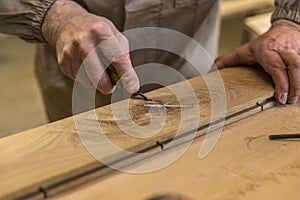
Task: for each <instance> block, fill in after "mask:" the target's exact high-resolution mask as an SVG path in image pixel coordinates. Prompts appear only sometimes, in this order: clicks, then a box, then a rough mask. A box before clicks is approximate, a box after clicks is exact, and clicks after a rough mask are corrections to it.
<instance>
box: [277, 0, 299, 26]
mask: <svg viewBox="0 0 300 200" xmlns="http://www.w3.org/2000/svg"><path fill="white" fill-rule="evenodd" d="M278 19H286V20H289V21H292V22H295V23H297V24H300V1H299V0H275V11H274V13H273V15H272V22H274V21H276V20H278Z"/></svg>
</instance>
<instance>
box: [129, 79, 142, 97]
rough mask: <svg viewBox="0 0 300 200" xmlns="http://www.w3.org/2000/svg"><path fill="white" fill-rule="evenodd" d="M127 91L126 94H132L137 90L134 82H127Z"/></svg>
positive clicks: (137, 86) (137, 87)
mask: <svg viewBox="0 0 300 200" xmlns="http://www.w3.org/2000/svg"><path fill="white" fill-rule="evenodd" d="M127 89H128V92H130V93H132V94H133V93H135V92H137V91H138V90H139V85H138V84H137V83H136V81H134V80H130V81H129V82H127Z"/></svg>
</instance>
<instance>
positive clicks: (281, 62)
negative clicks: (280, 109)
mask: <svg viewBox="0 0 300 200" xmlns="http://www.w3.org/2000/svg"><path fill="white" fill-rule="evenodd" d="M215 63H216V65H217V66H218V68H223V67H229V66H236V65H241V64H247V65H252V64H260V65H261V66H262V67H263V68H264V69H265V71H266V72H267V73H268V74H270V75H271V76H272V79H273V81H274V83H275V98H276V101H277V102H278V103H280V104H286V103H296V102H297V101H298V99H299V96H300V25H298V24H296V23H294V22H291V21H288V20H277V21H275V22H273V24H272V27H271V28H270V30H269V31H267V32H266V33H265V34H263V35H261V36H260V37H258V38H257V39H255V40H253V41H250V42H249V43H247V44H245V45H243V46H241V47H238V48H236V49H234V50H233V51H232V52H230V53H229V54H227V55H224V56H221V57H219V58H217V59H216V61H215Z"/></svg>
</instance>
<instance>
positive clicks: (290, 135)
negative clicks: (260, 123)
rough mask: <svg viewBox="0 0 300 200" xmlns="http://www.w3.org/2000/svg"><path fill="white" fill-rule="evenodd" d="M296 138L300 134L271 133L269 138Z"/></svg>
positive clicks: (299, 136)
mask: <svg viewBox="0 0 300 200" xmlns="http://www.w3.org/2000/svg"><path fill="white" fill-rule="evenodd" d="M295 138H300V134H299V133H293V134H279V135H269V140H280V139H295Z"/></svg>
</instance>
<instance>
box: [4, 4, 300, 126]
mask: <svg viewBox="0 0 300 200" xmlns="http://www.w3.org/2000/svg"><path fill="white" fill-rule="evenodd" d="M54 2H55V0H2V1H1V6H0V32H2V33H8V34H14V35H17V36H19V37H20V38H22V39H24V40H26V41H29V42H40V44H39V45H38V47H37V49H38V50H37V51H38V53H37V57H36V71H37V75H38V78H39V81H40V84H41V88H42V93H43V96H44V102H45V105H46V108H47V112H48V116H49V119H50V120H51V121H54V120H57V119H61V118H64V117H67V116H70V115H71V114H72V109H71V108H72V106H71V105H72V87H73V80H71V79H69V78H68V77H66V76H64V75H63V74H62V73H61V72H60V70H59V67H58V64H57V59H56V52H55V49H54V48H52V47H50V46H49V45H48V44H46V43H45V40H44V38H43V36H42V34H41V27H42V24H43V20H44V17H45V15H46V13H47V11H48V9H49V8H50V7H51V5H52V4H53V3H54ZM76 2H77V3H78V4H80V5H81V6H82V7H84V8H85V9H86V10H87V11H88V12H90V13H93V14H95V15H98V16H103V17H106V18H108V19H109V20H111V21H112V22H113V23H114V24H115V26H116V27H117V28H118V29H119V30H120V31H126V30H131V29H134V28H140V27H163V28H168V29H172V30H175V31H178V32H180V33H183V34H185V35H187V36H189V37H191V38H193V39H195V40H196V41H198V42H199V43H200V44H201V45H202V46H203V47H204V49H206V51H207V52H208V54H209V55H210V56H211V57H212V58H214V56H215V53H216V51H217V41H218V33H219V22H220V19H219V5H220V2H219V1H218V0H76ZM275 5H276V10H275V12H274V15H273V17H272V20H276V19H289V20H291V21H294V22H298V23H299V21H300V17H299V13H298V10H299V1H296V0H276V4H275ZM145 39H147V38H145ZM149 39H151V40H153V39H157V40H159V37H158V36H157V38H151V37H150V38H149ZM129 43H130V41H129ZM183 48H185V47H183ZM191 53H193V52H192V51H191ZM145 55H151V56H145ZM131 59H132V62H133V64H134V66H137V65H141V64H145V63H151V62H154V63H156V62H158V63H162V64H165V65H169V66H172V67H174V68H175V69H176V70H178V71H179V72H180V73H183V74H184V76H185V77H186V78H190V77H193V76H194V75H193V72H192V71H193V70H189V69H186V68H183V67H182V66H184V65H183V63H182V61H181V60H180V58H178V57H174V55H172V54H170V53H168V52H159V53H157V52H156V53H155V54H153V53H152V54H151V50H149V51H148V52H147V54H145V53H138V52H137V53H136V54H133V55H131ZM177 81H178V80H177ZM172 82H176V80H170V83H172ZM154 88H155V87H150V88H148V89H147V88H146V89H145V90H149V89H154ZM83 96H84V94H83ZM109 102H110V96H104V95H101V94H100V93H98V94H97V97H96V104H97V106H101V105H105V104H108V103H109Z"/></svg>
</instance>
